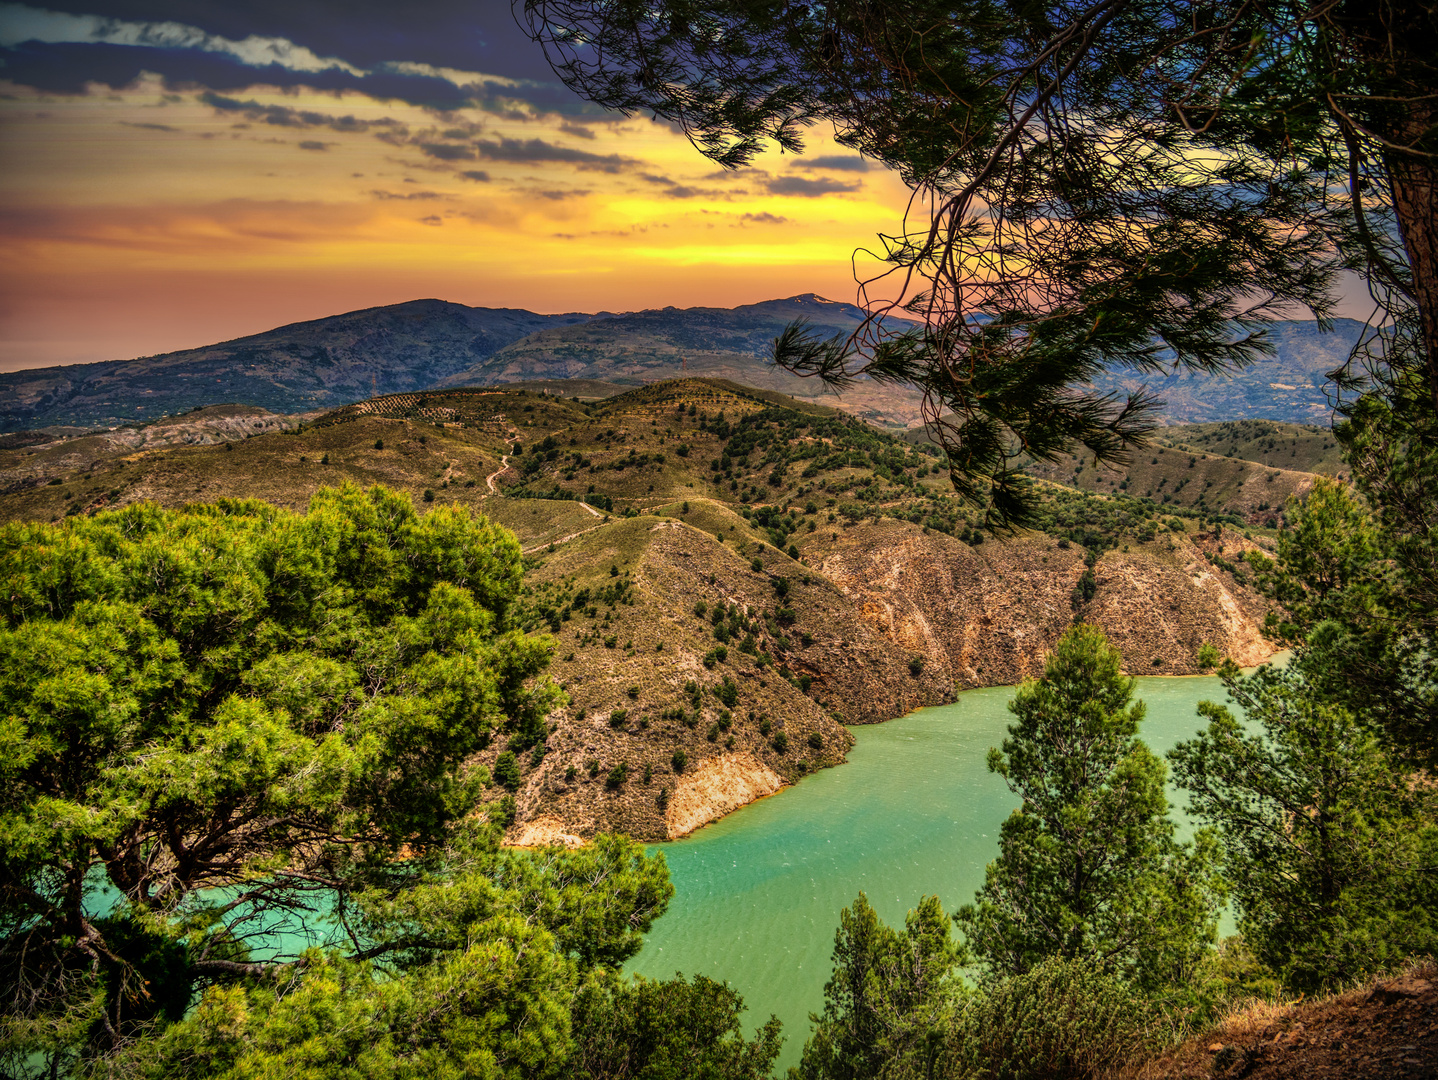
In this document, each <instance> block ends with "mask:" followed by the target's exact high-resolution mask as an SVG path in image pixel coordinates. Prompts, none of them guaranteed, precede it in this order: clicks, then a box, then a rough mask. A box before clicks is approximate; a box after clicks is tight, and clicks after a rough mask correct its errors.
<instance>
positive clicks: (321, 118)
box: [199, 91, 404, 133]
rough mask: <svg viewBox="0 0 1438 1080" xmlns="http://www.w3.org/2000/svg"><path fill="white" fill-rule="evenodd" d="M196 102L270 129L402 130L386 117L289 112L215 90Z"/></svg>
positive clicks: (310, 111) (357, 131)
mask: <svg viewBox="0 0 1438 1080" xmlns="http://www.w3.org/2000/svg"><path fill="white" fill-rule="evenodd" d="M199 100H200V101H201V102H203V103H204V104H206V105H208V106H210V108H212V109H214V110H215V111H217V112H220V113H233V114H237V115H240V116H243V117H244V118H245V119H246V120H248V121H250V122H251V123H256V124H261V123H263V124H270V125H271V126H273V127H290V128H319V127H322V128H329V129H330V130H331V131H339V132H344V133H362V132H366V131H369V130H371V129H372V128H381V129H387V130H390V131H401V132H402V131H404V125H403V124H401V123H400V122H399V121H398V120H394V119H391V118H389V117H383V118H381V119H378V120H358V119H356V118H355V117H353V116H331V115H330V114H329V113H322V112H315V111H314V110H312V109H292V108H290V107H289V106H288V105H262V104H260V103H259V102H258V101H241V100H239V99H238V98H232V97H225V96H224V95H223V94H216V93H215V92H214V91H206V92H205V93H203V94H201V95H200V96H199Z"/></svg>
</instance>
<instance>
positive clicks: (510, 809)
mask: <svg viewBox="0 0 1438 1080" xmlns="http://www.w3.org/2000/svg"><path fill="white" fill-rule="evenodd" d="M487 812H488V814H489V820H490V821H493V822H497V823H498V824H499V826H500V827H501V828H505V829H507V828H509V827H510V826H511V825H513V824H514V819H515V816H516V815H517V814H518V813H519V811H518V808H517V807H516V806H515V805H514V796H513V795H506V796H505V797H504V798H502V799H496V800H495V801H494V802H492V803H490V804H489V807H488V809H487Z"/></svg>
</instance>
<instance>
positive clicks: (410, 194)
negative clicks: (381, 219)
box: [370, 190, 444, 202]
mask: <svg viewBox="0 0 1438 1080" xmlns="http://www.w3.org/2000/svg"><path fill="white" fill-rule="evenodd" d="M370 194H371V195H373V196H374V197H375V198H376V199H381V200H390V199H399V200H404V201H406V202H410V201H416V200H424V199H442V198H444V196H443V195H441V194H440V193H439V192H437V191H406V192H403V193H401V192H397V191H380V190H376V191H371V192H370Z"/></svg>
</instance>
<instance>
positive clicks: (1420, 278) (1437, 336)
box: [1339, 0, 1438, 410]
mask: <svg viewBox="0 0 1438 1080" xmlns="http://www.w3.org/2000/svg"><path fill="white" fill-rule="evenodd" d="M1339 22H1340V24H1342V25H1344V27H1345V30H1346V31H1347V36H1348V40H1349V42H1350V43H1351V44H1352V46H1354V53H1355V55H1356V56H1357V57H1358V59H1359V63H1360V64H1361V66H1362V67H1363V68H1364V69H1365V70H1366V71H1367V72H1370V73H1372V76H1373V78H1372V80H1371V88H1370V89H1369V91H1368V92H1369V93H1370V94H1372V95H1374V96H1373V97H1371V98H1369V99H1368V101H1366V102H1365V103H1364V105H1363V106H1362V109H1361V111H1362V113H1363V114H1364V117H1363V119H1364V121H1365V123H1366V124H1367V126H1368V128H1369V130H1370V131H1372V132H1376V133H1377V134H1378V135H1380V136H1381V137H1382V138H1383V139H1384V140H1385V141H1386V142H1387V144H1388V145H1387V146H1386V147H1385V149H1384V151H1383V165H1384V169H1385V171H1386V172H1387V174H1388V180H1389V184H1390V187H1391V190H1392V195H1393V210H1394V214H1395V216H1396V217H1397V219H1398V231H1399V234H1400V236H1401V238H1402V240H1403V249H1404V252H1405V254H1406V255H1407V256H1408V266H1409V268H1410V269H1411V271H1412V278H1413V297H1412V298H1413V301H1414V303H1415V304H1416V306H1417V309H1418V320H1419V327H1420V333H1421V335H1422V344H1423V354H1424V355H1423V362H1424V365H1425V367H1426V368H1427V374H1428V391H1429V394H1430V395H1431V397H1432V400H1433V404H1434V408H1435V410H1438V98H1435V94H1438V11H1435V9H1434V7H1433V5H1432V4H1429V3H1424V2H1423V0H1386V2H1378V3H1374V0H1349V2H1348V3H1347V4H1346V5H1345V11H1344V15H1343V16H1341V17H1340V19H1339Z"/></svg>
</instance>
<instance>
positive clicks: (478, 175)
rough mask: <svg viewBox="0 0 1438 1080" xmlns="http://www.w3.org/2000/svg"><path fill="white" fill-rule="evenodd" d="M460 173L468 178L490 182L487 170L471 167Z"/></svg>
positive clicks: (479, 181) (480, 181)
mask: <svg viewBox="0 0 1438 1080" xmlns="http://www.w3.org/2000/svg"><path fill="white" fill-rule="evenodd" d="M459 175H460V176H462V177H463V178H464V179H466V180H474V181H477V182H478V183H481V184H487V183H489V173H487V172H485V171H484V170H483V169H469V170H468V171H466V172H462V173H460V174H459Z"/></svg>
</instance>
